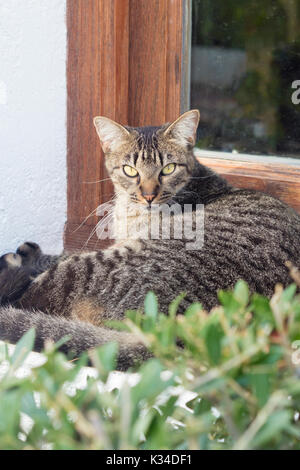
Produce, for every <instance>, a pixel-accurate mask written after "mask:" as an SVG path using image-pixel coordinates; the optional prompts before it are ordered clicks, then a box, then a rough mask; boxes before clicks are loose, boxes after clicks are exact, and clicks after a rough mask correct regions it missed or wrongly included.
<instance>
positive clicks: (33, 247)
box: [17, 242, 42, 266]
mask: <svg viewBox="0 0 300 470" xmlns="http://www.w3.org/2000/svg"><path fill="white" fill-rule="evenodd" d="M41 255H42V250H41V249H40V247H39V245H38V244H37V243H33V242H25V243H23V245H21V246H19V248H18V249H17V256H20V257H21V260H22V265H24V266H25V265H33V264H35V263H36V261H37V260H38V259H39V258H40V256H41Z"/></svg>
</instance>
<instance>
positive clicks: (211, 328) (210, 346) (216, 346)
mask: <svg viewBox="0 0 300 470" xmlns="http://www.w3.org/2000/svg"><path fill="white" fill-rule="evenodd" d="M223 336H224V331H223V330H222V328H221V326H220V325H218V324H216V323H211V324H210V325H208V326H207V328H206V330H205V338H204V340H205V345H206V348H207V352H208V355H209V359H210V361H211V363H212V364H213V365H216V364H219V362H220V358H221V340H222V338H223Z"/></svg>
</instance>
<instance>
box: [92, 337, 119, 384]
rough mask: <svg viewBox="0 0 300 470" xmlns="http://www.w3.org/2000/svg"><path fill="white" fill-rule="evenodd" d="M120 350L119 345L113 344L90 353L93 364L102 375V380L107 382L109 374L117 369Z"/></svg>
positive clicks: (105, 345)
mask: <svg viewBox="0 0 300 470" xmlns="http://www.w3.org/2000/svg"><path fill="white" fill-rule="evenodd" d="M118 350H119V346H118V343H115V342H111V343H107V344H104V345H103V346H101V347H100V348H97V349H95V350H93V351H92V352H91V353H90V356H91V359H92V363H93V365H94V366H95V367H96V369H97V370H98V372H99V373H100V377H101V379H102V380H106V379H107V376H108V374H109V373H110V372H111V371H113V370H115V369H116V366H117V355H118Z"/></svg>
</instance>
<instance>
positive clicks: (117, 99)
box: [65, 0, 186, 248]
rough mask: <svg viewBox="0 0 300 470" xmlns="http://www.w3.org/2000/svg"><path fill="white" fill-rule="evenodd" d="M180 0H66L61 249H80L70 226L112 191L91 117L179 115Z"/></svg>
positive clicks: (132, 120)
mask: <svg viewBox="0 0 300 470" xmlns="http://www.w3.org/2000/svg"><path fill="white" fill-rule="evenodd" d="M185 1H186V0H67V29H68V65H67V82H68V105H67V108H68V122H67V127H68V137H67V140H68V145H67V147H68V150H67V154H68V155H67V166H68V214H67V224H66V228H65V247H67V248H71V247H72V248H74V247H81V241H77V238H76V237H78V234H79V231H78V232H74V226H77V227H79V225H80V224H81V223H82V221H83V220H84V219H85V218H86V217H87V216H88V215H89V214H91V213H92V211H94V210H95V209H96V207H97V206H98V205H99V204H101V203H103V202H105V201H107V200H108V199H110V198H111V196H112V194H113V193H112V185H111V182H110V181H108V180H106V178H107V173H106V170H105V165H104V156H103V154H102V152H101V149H100V144H99V141H98V137H97V135H96V132H95V129H94V126H93V117H94V116H97V115H104V116H107V117H110V118H112V119H114V120H116V121H119V122H120V123H122V124H129V125H132V126H143V125H149V124H151V125H155V124H162V123H164V122H166V121H170V120H173V119H175V118H176V117H177V116H178V115H179V114H180V92H181V63H182V58H181V53H182V52H181V51H182V34H183V32H182V29H183V26H182V22H183V15H182V8H183V3H184V2H185ZM102 180H104V181H102ZM94 181H101V182H99V183H92V182H94ZM96 222H97V218H96V217H95V216H94V215H92V216H91V217H90V219H88V221H87V222H86V224H85V225H87V226H88V227H91V228H92V227H93V226H95V224H96ZM87 231H88V230H87ZM80 233H81V232H80ZM82 233H83V232H82ZM84 233H85V232H84Z"/></svg>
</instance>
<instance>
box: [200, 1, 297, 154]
mask: <svg viewBox="0 0 300 470" xmlns="http://www.w3.org/2000/svg"><path fill="white" fill-rule="evenodd" d="M192 7H193V9H192V58H191V61H192V67H191V106H192V107H193V108H198V109H199V110H200V112H201V125H200V126H199V135H198V143H197V146H198V147H200V148H203V149H206V150H219V151H223V152H239V153H248V154H263V155H283V156H288V157H293V158H299V157H300V138H299V137H300V104H299V103H300V0H226V1H225V0H192Z"/></svg>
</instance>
